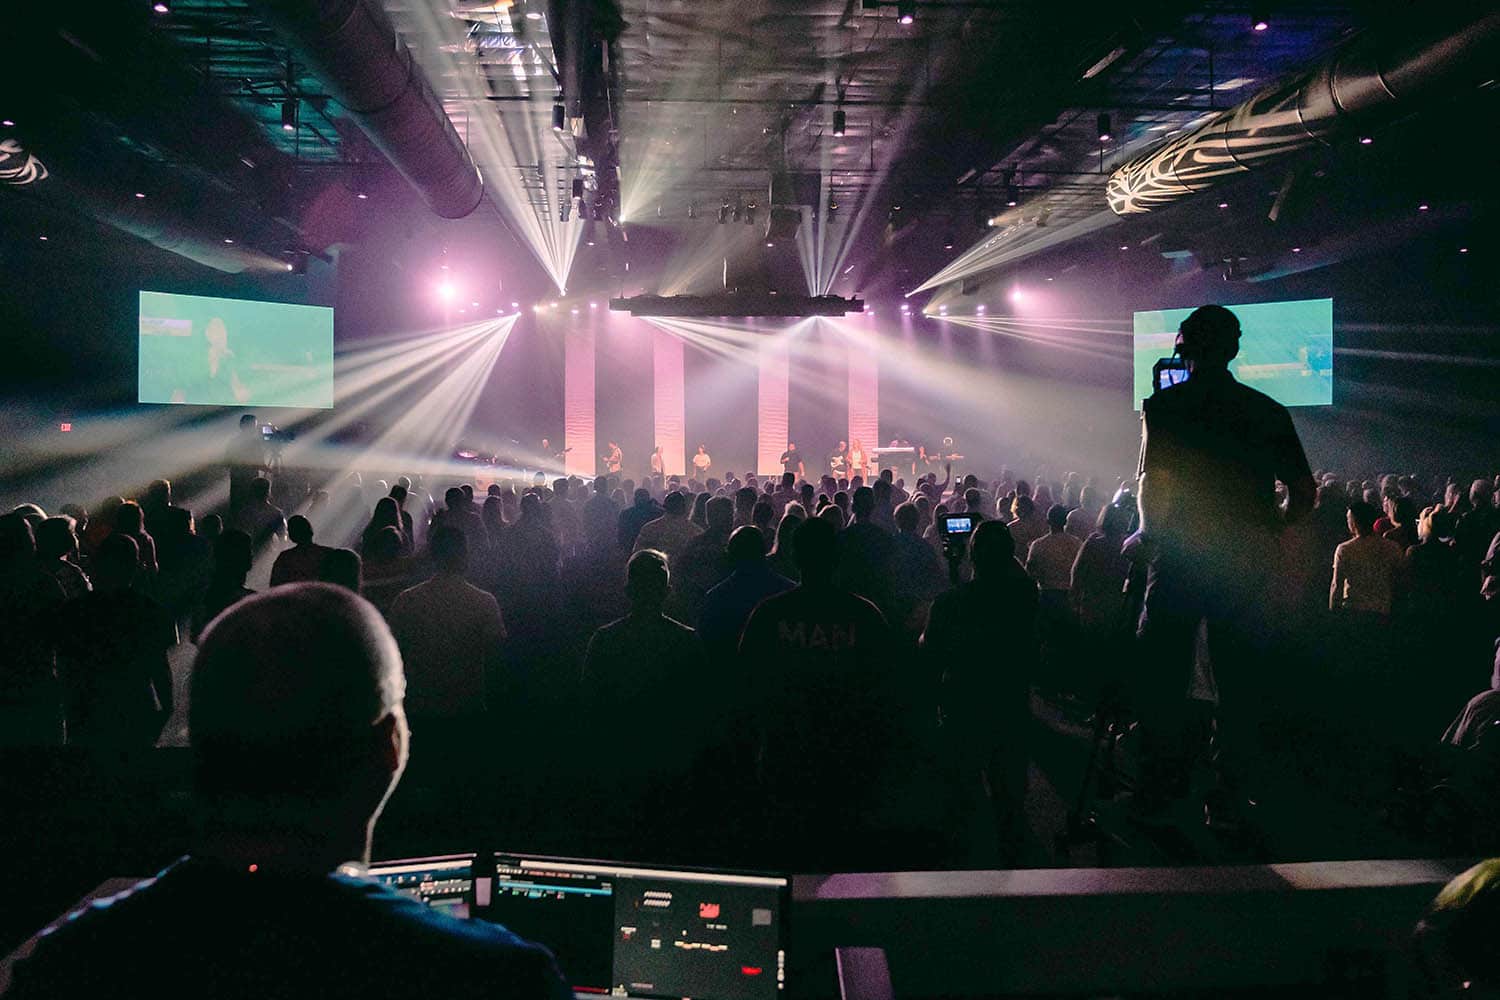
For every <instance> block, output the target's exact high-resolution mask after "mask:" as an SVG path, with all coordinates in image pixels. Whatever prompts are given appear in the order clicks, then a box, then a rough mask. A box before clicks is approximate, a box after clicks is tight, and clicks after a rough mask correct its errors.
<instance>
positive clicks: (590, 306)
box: [589, 302, 599, 309]
mask: <svg viewBox="0 0 1500 1000" xmlns="http://www.w3.org/2000/svg"><path fill="white" fill-rule="evenodd" d="M589 308H590V309H598V308H599V303H597V302H590V303H589Z"/></svg>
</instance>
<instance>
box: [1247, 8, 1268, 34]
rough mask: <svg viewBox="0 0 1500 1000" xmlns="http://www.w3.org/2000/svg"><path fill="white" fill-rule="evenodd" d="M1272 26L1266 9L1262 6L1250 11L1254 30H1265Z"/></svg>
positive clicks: (1251, 24) (1251, 25)
mask: <svg viewBox="0 0 1500 1000" xmlns="http://www.w3.org/2000/svg"><path fill="white" fill-rule="evenodd" d="M1270 26H1271V22H1270V20H1269V19H1268V18H1267V17H1266V12H1265V10H1263V9H1262V8H1259V7H1256V8H1255V9H1253V10H1252V11H1251V12H1250V27H1251V28H1252V29H1253V30H1255V31H1265V30H1266V29H1267V28H1269V27H1270Z"/></svg>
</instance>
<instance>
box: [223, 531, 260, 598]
mask: <svg viewBox="0 0 1500 1000" xmlns="http://www.w3.org/2000/svg"><path fill="white" fill-rule="evenodd" d="M253 553H254V546H253V545H252V544H251V541H250V536H249V535H248V534H247V533H245V532H243V531H240V530H239V529H238V528H230V529H229V530H228V531H226V532H224V533H223V534H221V535H220V536H219V537H218V538H216V539H214V576H216V577H218V578H219V580H220V581H222V582H225V583H237V584H238V585H239V586H242V587H243V586H244V585H245V577H246V576H248V575H249V574H250V565H251V562H252V559H253Z"/></svg>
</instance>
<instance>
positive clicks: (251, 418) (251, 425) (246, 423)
mask: <svg viewBox="0 0 1500 1000" xmlns="http://www.w3.org/2000/svg"><path fill="white" fill-rule="evenodd" d="M255 429H256V420H255V414H253V413H246V414H243V415H241V417H240V433H241V434H244V433H245V432H246V431H252V432H253V431H254V430H255Z"/></svg>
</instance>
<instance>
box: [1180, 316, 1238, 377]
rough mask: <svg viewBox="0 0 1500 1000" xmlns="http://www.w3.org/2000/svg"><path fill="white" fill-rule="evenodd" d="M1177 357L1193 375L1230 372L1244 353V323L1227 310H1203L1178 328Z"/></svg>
mask: <svg viewBox="0 0 1500 1000" xmlns="http://www.w3.org/2000/svg"><path fill="white" fill-rule="evenodd" d="M1177 353H1178V354H1179V355H1180V356H1181V357H1182V359H1183V360H1184V361H1186V362H1187V365H1188V370H1189V371H1198V370H1199V369H1214V368H1228V367H1229V362H1231V361H1233V360H1234V359H1235V356H1236V355H1238V354H1239V353H1240V321H1239V319H1238V318H1237V317H1236V316H1235V315H1234V313H1232V312H1230V311H1229V310H1228V309H1225V308H1224V307H1223V306H1217V305H1207V306H1199V307H1198V308H1197V309H1194V310H1193V311H1192V312H1191V313H1189V314H1188V317H1187V319H1185V320H1183V321H1182V325H1181V326H1179V327H1178V328H1177Z"/></svg>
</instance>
